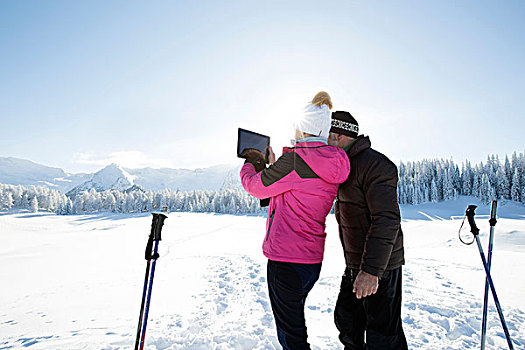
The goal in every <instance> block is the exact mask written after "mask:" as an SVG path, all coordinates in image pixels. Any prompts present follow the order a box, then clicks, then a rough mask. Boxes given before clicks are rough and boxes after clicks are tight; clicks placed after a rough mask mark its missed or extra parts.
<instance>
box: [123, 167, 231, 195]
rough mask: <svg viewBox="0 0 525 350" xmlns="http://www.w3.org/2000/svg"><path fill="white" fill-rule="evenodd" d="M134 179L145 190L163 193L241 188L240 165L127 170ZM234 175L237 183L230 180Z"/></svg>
mask: <svg viewBox="0 0 525 350" xmlns="http://www.w3.org/2000/svg"><path fill="white" fill-rule="evenodd" d="M125 170H126V171H127V172H128V173H129V174H130V175H132V176H133V177H134V183H135V184H136V185H138V186H140V187H142V188H143V189H148V190H152V191H161V190H163V189H166V188H168V189H171V190H181V191H191V190H219V189H221V188H223V187H224V186H227V188H231V187H236V186H237V185H239V186H240V179H239V172H240V165H238V166H236V165H215V166H212V167H209V168H201V169H195V170H189V169H168V168H162V169H152V168H143V169H125ZM233 174H234V175H235V177H236V179H237V183H235V182H233V183H231V182H232V181H231V180H229V179H230V178H231V177H232V176H233Z"/></svg>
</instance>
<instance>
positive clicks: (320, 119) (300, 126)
mask: <svg viewBox="0 0 525 350" xmlns="http://www.w3.org/2000/svg"><path fill="white" fill-rule="evenodd" d="M331 123H332V112H330V108H329V107H328V106H327V105H322V106H321V107H319V106H316V105H313V104H311V103H309V104H307V105H306V107H304V109H303V113H302V115H301V116H299V118H298V119H297V120H296V121H295V123H294V127H295V128H296V129H297V130H299V131H302V132H304V133H307V134H311V135H314V136H322V137H326V138H327V137H328V134H329V133H330V127H331Z"/></svg>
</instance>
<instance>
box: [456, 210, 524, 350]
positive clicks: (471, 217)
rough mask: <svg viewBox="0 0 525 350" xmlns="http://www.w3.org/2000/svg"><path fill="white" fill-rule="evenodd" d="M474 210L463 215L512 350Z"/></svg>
mask: <svg viewBox="0 0 525 350" xmlns="http://www.w3.org/2000/svg"><path fill="white" fill-rule="evenodd" d="M476 208H477V206H475V205H469V206H468V208H467V211H466V213H465V215H466V217H467V219H468V223H469V225H470V232H472V234H473V235H474V238H475V240H476V243H477V244H478V249H479V254H480V255H481V261H482V262H483V268H484V269H485V274H486V275H487V279H486V280H487V281H488V283H489V286H490V290H491V292H492V296H493V297H494V303H495V304H496V309H497V310H498V314H499V319H500V321H501V326H502V327H503V331H504V332H505V337H506V338H507V344H508V345H509V349H510V350H514V346H513V345H512V339H511V338H510V333H509V330H508V328H507V323H506V322H505V318H504V317H503V311H502V310H501V305H500V303H499V299H498V295H497V294H496V288H495V287H494V283H493V281H492V277H491V275H490V270H489V269H488V268H487V261H486V260H485V253H483V247H482V246H481V242H480V240H479V228H478V227H477V226H476V222H475V221H474V215H476V213H475V212H474V210H475V209H476Z"/></svg>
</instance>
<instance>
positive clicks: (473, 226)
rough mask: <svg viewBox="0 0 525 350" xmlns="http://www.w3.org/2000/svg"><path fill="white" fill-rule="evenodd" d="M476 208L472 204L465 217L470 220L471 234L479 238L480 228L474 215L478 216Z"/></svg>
mask: <svg viewBox="0 0 525 350" xmlns="http://www.w3.org/2000/svg"><path fill="white" fill-rule="evenodd" d="M476 208H477V206H476V205H473V204H471V205H469V206H468V207H467V211H466V212H465V215H466V216H467V219H468V223H469V225H470V232H472V234H473V235H474V236H477V235H478V234H479V228H478V227H477V226H476V222H475V221H474V215H476V213H475V212H474V210H476Z"/></svg>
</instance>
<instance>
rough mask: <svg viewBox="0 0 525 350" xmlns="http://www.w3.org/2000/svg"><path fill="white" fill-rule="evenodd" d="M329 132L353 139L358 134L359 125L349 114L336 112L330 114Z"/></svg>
mask: <svg viewBox="0 0 525 350" xmlns="http://www.w3.org/2000/svg"><path fill="white" fill-rule="evenodd" d="M330 132H334V133H337V134H341V135H346V136H350V137H351V138H354V139H355V138H357V135H358V134H359V124H358V123H357V120H355V118H354V117H352V115H351V114H350V113H348V112H345V111H336V112H333V113H332V128H331V129H330Z"/></svg>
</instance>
